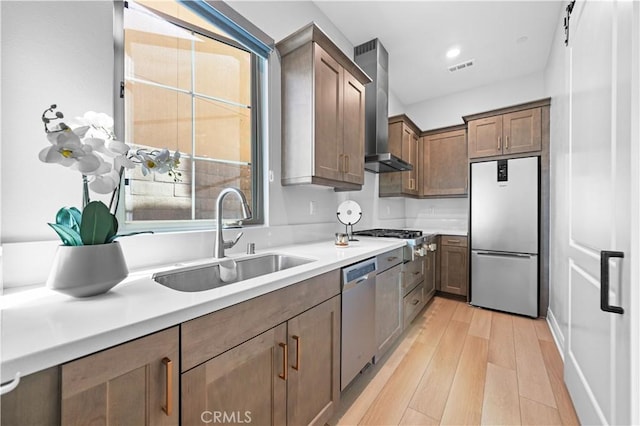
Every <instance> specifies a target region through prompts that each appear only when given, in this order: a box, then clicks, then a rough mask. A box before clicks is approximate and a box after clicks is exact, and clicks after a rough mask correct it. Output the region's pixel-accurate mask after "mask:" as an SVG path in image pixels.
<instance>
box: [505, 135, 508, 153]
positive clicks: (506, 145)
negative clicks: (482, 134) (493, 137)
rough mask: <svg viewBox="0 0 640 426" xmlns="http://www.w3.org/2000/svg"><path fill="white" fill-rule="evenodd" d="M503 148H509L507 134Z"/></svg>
mask: <svg viewBox="0 0 640 426" xmlns="http://www.w3.org/2000/svg"><path fill="white" fill-rule="evenodd" d="M504 149H506V150H509V136H506V137H505V143H504Z"/></svg>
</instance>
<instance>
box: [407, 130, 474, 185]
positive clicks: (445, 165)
mask: <svg viewBox="0 0 640 426" xmlns="http://www.w3.org/2000/svg"><path fill="white" fill-rule="evenodd" d="M419 155H420V160H421V161H420V195H421V196H423V197H442V196H466V195H467V189H468V182H469V180H468V178H467V176H468V161H467V136H466V130H465V126H464V125H461V126H453V127H447V128H444V129H438V130H431V131H429V132H425V133H423V136H422V138H421V144H420V153H419Z"/></svg>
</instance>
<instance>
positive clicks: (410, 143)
mask: <svg viewBox="0 0 640 426" xmlns="http://www.w3.org/2000/svg"><path fill="white" fill-rule="evenodd" d="M402 159H403V160H405V161H407V162H409V163H411V165H413V170H411V171H409V172H402V193H403V194H408V195H418V179H417V173H418V137H417V136H416V134H415V133H414V132H413V130H411V129H410V128H409V126H407V125H406V124H402Z"/></svg>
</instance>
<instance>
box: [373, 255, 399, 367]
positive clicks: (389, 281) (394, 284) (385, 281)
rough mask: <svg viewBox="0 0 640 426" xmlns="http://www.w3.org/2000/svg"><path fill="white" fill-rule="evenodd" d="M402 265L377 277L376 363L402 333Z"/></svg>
mask: <svg viewBox="0 0 640 426" xmlns="http://www.w3.org/2000/svg"><path fill="white" fill-rule="evenodd" d="M401 268H402V267H401V265H396V266H394V267H393V268H390V269H387V270H386V271H384V272H383V273H381V274H378V276H376V345H377V352H376V362H377V361H378V360H379V359H380V358H381V357H382V356H383V355H384V354H385V352H386V351H387V350H388V349H389V348H390V347H391V346H393V344H394V342H395V341H396V339H397V337H398V336H400V334H401V333H402V309H401V307H402V288H401V287H400V277H401Z"/></svg>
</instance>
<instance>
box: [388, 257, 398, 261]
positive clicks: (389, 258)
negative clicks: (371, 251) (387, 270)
mask: <svg viewBox="0 0 640 426" xmlns="http://www.w3.org/2000/svg"><path fill="white" fill-rule="evenodd" d="M394 260H398V256H391V257H387V262H393V261H394Z"/></svg>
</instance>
